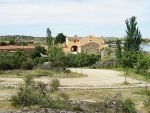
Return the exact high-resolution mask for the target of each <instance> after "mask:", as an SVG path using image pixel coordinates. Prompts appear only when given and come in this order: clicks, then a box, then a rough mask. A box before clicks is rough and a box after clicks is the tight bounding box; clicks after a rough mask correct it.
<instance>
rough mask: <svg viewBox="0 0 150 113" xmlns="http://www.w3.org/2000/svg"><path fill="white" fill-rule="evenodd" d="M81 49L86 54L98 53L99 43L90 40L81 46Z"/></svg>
mask: <svg viewBox="0 0 150 113" xmlns="http://www.w3.org/2000/svg"><path fill="white" fill-rule="evenodd" d="M81 51H83V52H86V53H88V54H99V53H100V52H99V51H100V50H99V45H98V44H97V43H94V42H90V43H88V44H85V45H83V46H81Z"/></svg>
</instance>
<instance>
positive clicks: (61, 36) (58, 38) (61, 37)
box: [55, 33, 66, 44]
mask: <svg viewBox="0 0 150 113" xmlns="http://www.w3.org/2000/svg"><path fill="white" fill-rule="evenodd" d="M65 40H66V36H65V35H64V34H63V33H59V34H58V35H57V36H56V39H55V44H58V43H64V42H65Z"/></svg>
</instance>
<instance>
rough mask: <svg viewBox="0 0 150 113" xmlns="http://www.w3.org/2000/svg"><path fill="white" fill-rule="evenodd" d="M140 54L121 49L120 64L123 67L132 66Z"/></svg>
mask: <svg viewBox="0 0 150 113" xmlns="http://www.w3.org/2000/svg"><path fill="white" fill-rule="evenodd" d="M140 55H141V53H140V52H135V51H123V52H122V58H121V65H122V67H123V68H126V67H128V68H133V67H134V66H135V64H136V63H137V61H138V58H139V56H140Z"/></svg>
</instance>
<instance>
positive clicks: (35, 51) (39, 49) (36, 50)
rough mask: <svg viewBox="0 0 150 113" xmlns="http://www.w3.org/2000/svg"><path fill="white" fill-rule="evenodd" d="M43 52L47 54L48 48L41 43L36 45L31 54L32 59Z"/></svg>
mask: <svg viewBox="0 0 150 113" xmlns="http://www.w3.org/2000/svg"><path fill="white" fill-rule="evenodd" d="M41 53H42V54H46V50H45V48H44V47H41V46H39V45H37V46H35V48H34V49H33V50H32V51H31V52H30V56H31V58H32V59H35V58H36V57H41Z"/></svg>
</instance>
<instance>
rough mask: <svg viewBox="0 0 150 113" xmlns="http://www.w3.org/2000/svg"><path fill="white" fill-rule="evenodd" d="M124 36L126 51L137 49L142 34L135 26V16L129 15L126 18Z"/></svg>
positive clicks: (138, 48)
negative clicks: (128, 17)
mask: <svg viewBox="0 0 150 113" xmlns="http://www.w3.org/2000/svg"><path fill="white" fill-rule="evenodd" d="M126 27H127V30H126V34H127V35H126V38H125V44H124V48H125V50H126V51H139V50H140V44H141V42H142V38H141V37H142V36H141V33H140V31H139V30H138V28H137V22H136V17H134V16H133V17H131V18H130V19H127V20H126Z"/></svg>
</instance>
